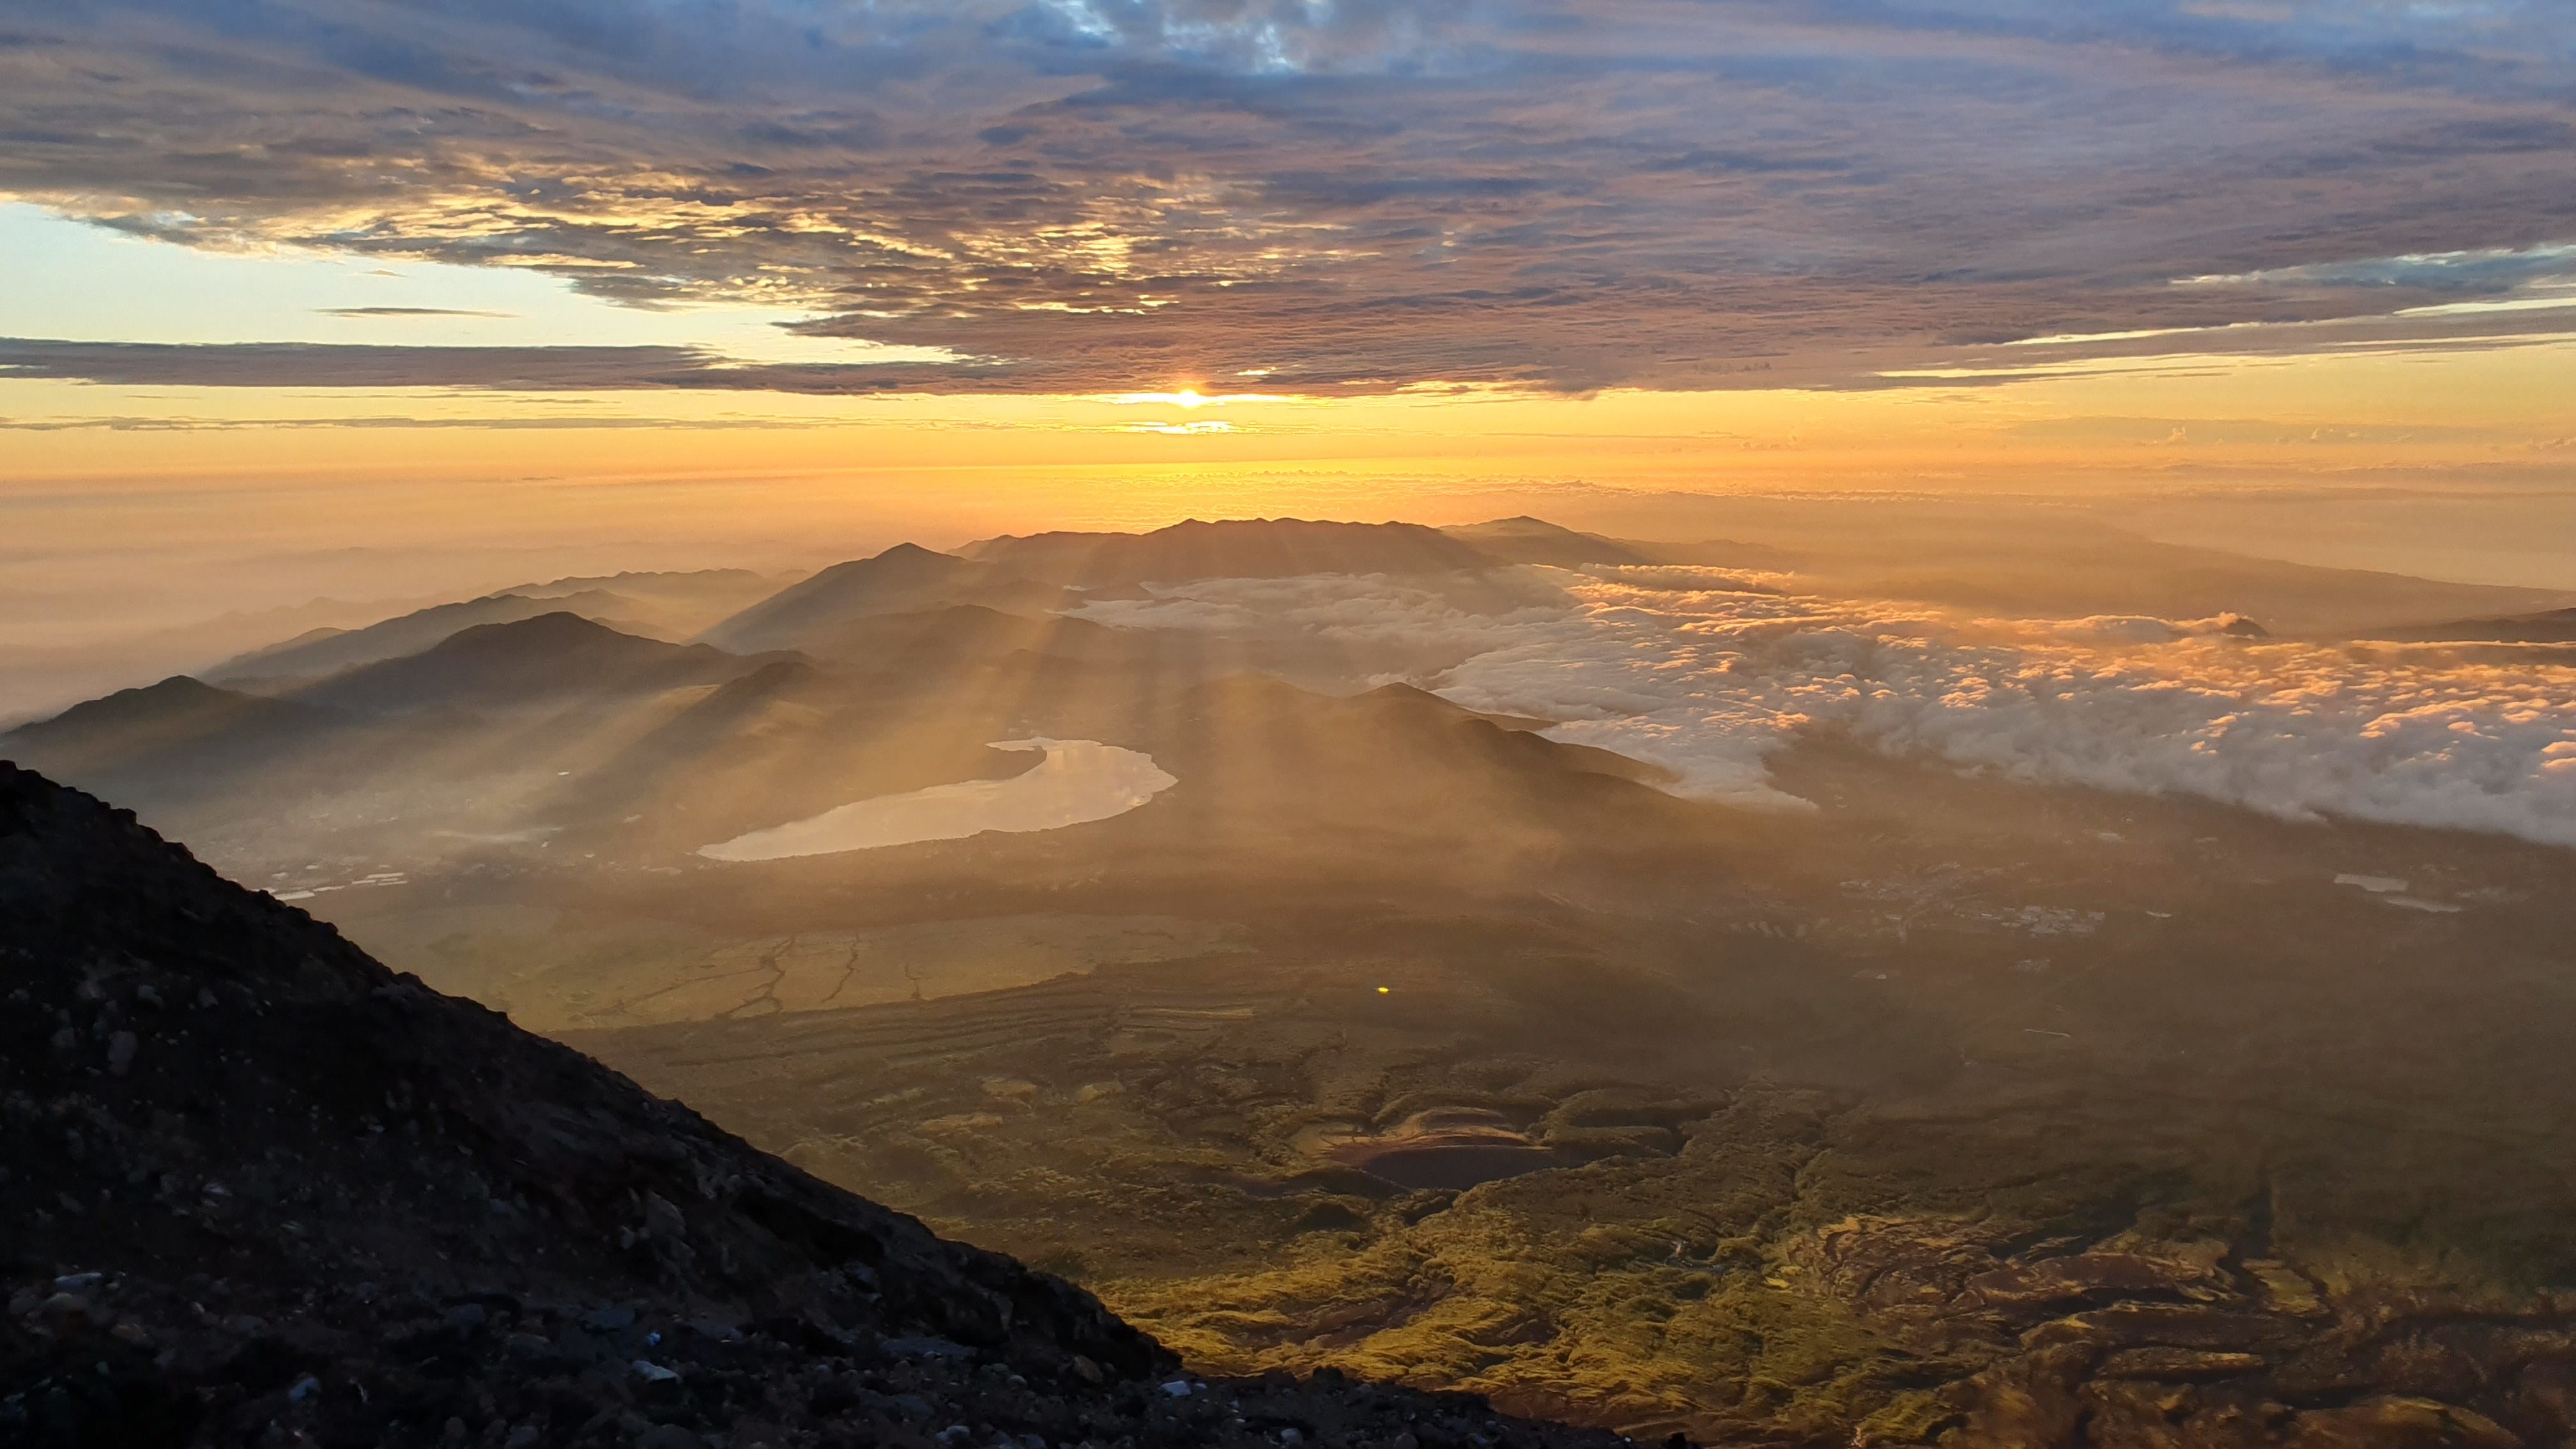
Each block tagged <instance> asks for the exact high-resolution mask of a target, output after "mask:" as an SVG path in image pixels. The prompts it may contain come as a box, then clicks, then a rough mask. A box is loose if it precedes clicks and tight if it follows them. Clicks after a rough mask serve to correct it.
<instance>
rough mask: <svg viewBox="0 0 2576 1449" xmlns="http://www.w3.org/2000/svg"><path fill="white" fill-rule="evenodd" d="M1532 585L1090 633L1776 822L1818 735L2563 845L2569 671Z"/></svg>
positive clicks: (2176, 634) (2184, 630)
mask: <svg viewBox="0 0 2576 1449" xmlns="http://www.w3.org/2000/svg"><path fill="white" fill-rule="evenodd" d="M1543 572H1549V573H1551V574H1552V576H1553V577H1554V578H1555V579H1556V580H1557V581H1559V582H1561V583H1563V584H1564V585H1565V594H1566V602H1565V603H1563V604H1562V605H1554V606H1546V605H1534V606H1527V607H1522V608H1518V609H1516V610H1513V611H1510V612H1506V613H1499V614H1497V613H1491V612H1478V611H1477V610H1476V609H1475V608H1473V607H1469V606H1462V605H1461V604H1460V603H1459V602H1458V601H1456V600H1454V599H1448V598H1442V597H1440V596H1438V595H1435V594H1432V593H1429V592H1427V591H1424V590H1420V589H1410V588H1404V587H1401V586H1396V585H1392V584H1389V583H1388V582H1387V581H1384V580H1374V579H1354V578H1348V577H1328V578H1308V579H1280V580H1262V581H1258V582H1257V583H1255V582H1249V581H1241V580H1228V581H1215V582H1212V583H1210V584H1207V585H1194V586H1190V587H1188V588H1183V589H1175V590H1169V591H1166V592H1165V594H1164V595H1162V596H1161V597H1158V598H1156V599H1154V600H1150V601H1143V602H1139V603H1135V604H1129V605H1120V606H1117V608H1116V609H1115V610H1114V611H1112V610H1106V609H1105V607H1104V606H1094V608H1095V610H1096V611H1101V612H1096V613H1095V617H1100V618H1102V619H1103V620H1104V621H1114V622H1126V623H1149V622H1150V623H1159V624H1165V625H1170V626H1176V627H1200V628H1220V629H1224V630H1226V631H1228V632H1238V633H1243V632H1252V631H1256V630H1260V629H1264V628H1273V627H1297V628H1321V629H1327V630H1330V631H1333V632H1334V633H1335V634H1336V635H1337V637H1343V638H1347V639H1353V640H1366V639H1386V640H1394V639H1410V640H1415V641H1421V640H1425V639H1430V640H1436V641H1438V642H1439V643H1440V644H1442V645H1443V646H1445V647H1447V648H1449V649H1452V650H1454V651H1456V652H1457V653H1458V654H1459V655H1460V656H1461V657H1462V662H1460V663H1458V664H1457V665H1456V666H1455V667H1453V668H1451V669H1449V670H1447V671H1446V672H1444V673H1442V674H1440V675H1438V676H1437V677H1435V678H1431V679H1429V680H1427V681H1426V682H1428V683H1430V684H1432V685H1433V686H1434V687H1435V688H1437V689H1438V691H1439V692H1440V693H1441V694H1443V695H1444V696H1446V697H1448V698H1449V699H1451V700H1454V701H1456V702H1457V703H1459V704H1462V705H1466V706H1468V707H1470V708H1474V709H1480V710H1492V711H1497V712H1504V713H1512V714H1523V715H1533V716H1539V717H1543V718H1549V719H1557V720H1562V721H1565V723H1563V724H1560V725H1559V726H1557V727H1556V728H1554V729H1552V730H1550V731H1549V732H1548V733H1549V734H1550V735H1551V736H1552V737H1554V738H1558V739H1562V740H1567V741H1570V742H1576V743H1581V744H1587V745H1597V746H1601V747H1603V748H1607V749H1612V750H1617V751H1619V752H1620V753H1622V754H1626V755H1630V756H1632V757H1635V758H1637V759H1641V760H1647V761H1651V762H1653V763H1656V764H1659V765H1663V766H1666V767H1668V768H1670V769H1672V770H1674V771H1676V772H1677V773H1678V774H1679V775H1680V777H1681V783H1680V784H1679V785H1678V786H1677V787H1676V789H1677V792H1678V793H1682V794H1687V795H1692V796H1697V797H1700V798H1707V799H1722V800H1730V801H1735V802H1740V803H1767V804H1773V805H1780V804H1790V803H1794V802H1792V801H1791V800H1790V799H1789V797H1787V796H1784V795H1782V794H1781V793H1780V792H1779V791H1777V790H1776V789H1774V788H1773V787H1772V786H1771V784H1770V783H1769V781H1768V779H1767V776H1766V772H1765V769H1764V763H1763V762H1764V760H1765V758H1766V757H1767V756H1768V755H1769V754H1771V753H1772V752H1774V751H1776V750H1778V749H1779V748H1781V747H1782V746H1783V745H1784V744H1786V743H1787V742H1788V741H1789V739H1790V738H1791V737H1792V736H1794V735H1795V733H1796V732H1797V731H1799V730H1800V729H1803V728H1808V727H1811V726H1812V727H1824V728H1834V729H1840V730H1844V731H1847V732H1849V733H1850V734H1851V735H1852V736H1853V737H1855V738H1857V739H1860V740H1862V741H1865V742H1867V743H1869V744H1871V745H1873V746H1875V747H1876V748H1879V749H1881V750H1884V751H1887V752H1889V753H1891V754H1898V755H1928V756H1932V757H1935V758H1939V759H1943V760H1947V761H1950V762H1953V763H1956V764H1962V765H1979V766H1984V767H1988V768H1991V769H1995V770H1998V771H2001V772H2003V773H2006V774H2009V775H2012V776H2014V777H2017V778H2023V779H2030V780H2041V781H2057V782H2067V783H2077V784H2084V785H2090V786H2096V787H2099V788H2104V789H2111V790H2121V791H2130V792H2139V793H2181V794H2190V795H2197V796H2202V797H2205V798H2209V799H2213V800H2221V801H2226V802H2229V803H2232V804H2236V805H2242V806H2246V807H2249V808H2252V809H2256V810H2261V811H2264V812H2267V813H2269V814H2273V815H2278V816H2283V817H2287V818H2293V819H2308V818H2316V817H2318V816H2322V815H2344V816H2351V817H2356V818H2360V819H2366V820H2378V821H2387V822H2392V823H2399V824H2409V825H2426V826H2443V827H2456V828H2461V829H2471V830H2484V831H2495V832H2500V833H2504V834H2509V835H2514V836H2519V837H2521V838H2523V839H2527V840H2534V841H2541V842H2545V843H2550V844H2558V845H2570V846H2576V668H2571V667H2568V666H2564V665H2520V666H2515V667H2512V668H2506V667H2501V666H2496V665H2489V664H2482V663H2476V662H2468V661H2464V660H2461V659H2459V658H2456V657H2454V656H2448V655H2445V654H2442V653H2440V652H2439V651H2425V650H2409V651H2391V650H2369V649H2354V648H2343V647H2336V646H2328V645H2320V644H2311V643H2302V642H2290V641H2277V640H2259V639H2241V638H2235V637H2231V636H2229V635H2226V634H2224V633H2221V632H2219V631H2220V630H2221V629H2222V628H2223V627H2224V626H2225V625H2226V624H2227V623H2228V622H2229V621H2228V620H2226V619H2225V618H2219V619H2209V620H2191V621H2181V622H2176V621H2168V620H2158V619H2136V618H2092V619H2078V620H2053V621H2049V620H2043V621H2001V620H1966V619H1959V618H1954V617H1948V616H1943V615H1938V614H1933V613H1927V612H1924V611H1922V610H1920V609H1916V608H1912V607H1909V606H1897V605H1889V604H1883V603H1874V602H1869V601H1847V600H1828V599H1821V598H1812V597H1796V596H1790V595H1784V594H1776V593H1766V592H1752V591H1749V590H1747V589H1745V588H1744V587H1742V586H1741V585H1740V584H1739V585H1738V587H1735V588H1697V589H1689V588H1685V589H1672V588H1653V587H1645V586H1641V585H1640V584H1639V583H1637V582H1635V581H1632V580H1627V579H1616V578H1609V577H1595V576H1586V575H1576V574H1565V573H1553V571H1543Z"/></svg>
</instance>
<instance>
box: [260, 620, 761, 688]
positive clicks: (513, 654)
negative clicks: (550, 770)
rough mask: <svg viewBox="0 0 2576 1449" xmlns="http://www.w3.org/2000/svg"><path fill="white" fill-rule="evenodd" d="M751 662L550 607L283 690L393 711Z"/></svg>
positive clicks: (628, 683) (653, 682) (690, 674)
mask: <svg viewBox="0 0 2576 1449" xmlns="http://www.w3.org/2000/svg"><path fill="white" fill-rule="evenodd" d="M756 667H758V666H757V665H755V664H753V663H751V662H749V661H747V660H745V659H743V658H742V657H740V656H738V655H733V654H728V653H726V652H724V651H723V650H720V649H713V648H709V647H708V646H706V645H704V644H665V643H663V642H662V641H661V640H658V639H645V638H640V637H638V636H636V635H633V634H624V633H620V632H618V631H617V630H615V629H611V628H609V627H608V626H607V625H605V624H601V623H598V622H596V621H595V620H591V619H587V618H584V617H582V616H581V615H579V614H575V613H572V612H570V611H569V610H556V611H554V612H551V613H545V614H539V615H536V616H535V617H533V618H527V619H520V620H517V621H514V622H511V623H506V624H479V625H476V626H475V627H473V628H470V629H465V630H460V631H459V632H457V633H455V634H452V635H450V636H448V637H447V638H445V639H443V640H441V641H439V642H438V643H437V644H435V645H432V646H431V647H430V648H427V649H424V650H422V651H421V652H420V653H418V654H410V655H405V656H404V657H402V658H400V659H387V660H384V661H382V662H381V663H376V664H368V665H363V666H361V667H359V668H356V669H352V670H349V671H348V672H346V673H344V674H335V675H333V676H331V677H330V678H328V679H325V680H323V681H321V682H320V683H318V684H314V685H311V686H308V687H307V688H305V689H302V690H299V691H298V692H297V693H296V694H295V695H294V696H293V697H294V698H296V699H298V700H302V701H306V702H310V703H319V704H329V705H336V706H339V707H341V708H344V709H357V710H365V711H371V712H378V713H399V712H401V711H404V710H410V709H419V708H424V707H429V706H435V705H445V704H508V703H516V702H520V701H525V700H535V699H546V698H552V697H557V696H563V695H571V694H583V693H603V692H605V693H616V692H631V691H635V690H648V689H668V688H673V687H676V686H679V685H683V684H710V683H717V682H720V681H723V680H726V679H731V678H733V677H735V676H736V675H739V674H742V673H746V672H748V671H750V670H751V669H753V668H756Z"/></svg>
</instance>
